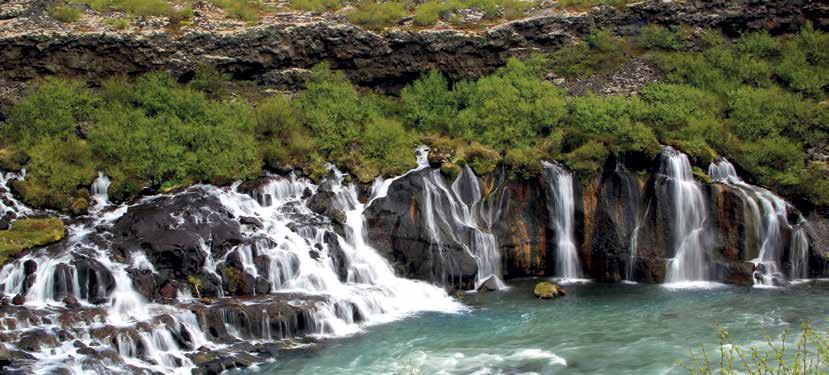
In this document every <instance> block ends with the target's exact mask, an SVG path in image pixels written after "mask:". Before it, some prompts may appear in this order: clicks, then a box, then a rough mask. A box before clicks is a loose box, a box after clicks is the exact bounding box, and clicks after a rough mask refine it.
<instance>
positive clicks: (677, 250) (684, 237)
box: [659, 147, 709, 286]
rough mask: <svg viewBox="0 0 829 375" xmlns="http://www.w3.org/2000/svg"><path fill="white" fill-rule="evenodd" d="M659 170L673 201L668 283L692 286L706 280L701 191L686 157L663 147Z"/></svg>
mask: <svg viewBox="0 0 829 375" xmlns="http://www.w3.org/2000/svg"><path fill="white" fill-rule="evenodd" d="M659 172H660V174H661V175H662V176H664V177H665V178H666V184H667V185H668V189H669V194H670V195H669V196H670V199H671V201H672V202H673V220H672V222H673V231H674V241H673V244H674V257H673V259H671V260H670V261H669V264H668V274H667V276H666V281H667V282H668V283H677V284H675V285H674V286H684V285H688V286H695V285H697V284H698V283H695V282H700V281H706V280H708V279H709V272H708V261H707V259H706V254H705V247H704V246H703V238H702V236H703V235H704V232H705V217H706V206H705V199H704V198H703V195H702V190H701V189H700V187H699V185H698V184H697V183H696V181H694V176H693V173H692V172H691V163H690V162H689V161H688V156H686V155H685V154H683V153H681V152H678V151H676V150H674V149H673V148H671V147H664V148H663V150H662V161H661V165H660V168H659Z"/></svg>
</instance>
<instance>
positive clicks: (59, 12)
mask: <svg viewBox="0 0 829 375" xmlns="http://www.w3.org/2000/svg"><path fill="white" fill-rule="evenodd" d="M48 12H49V16H51V17H52V18H54V19H56V20H58V21H60V22H64V23H72V22H77V21H78V20H80V19H81V11H80V10H78V9H75V8H73V7H71V6H66V5H56V6H51V7H49V9H48Z"/></svg>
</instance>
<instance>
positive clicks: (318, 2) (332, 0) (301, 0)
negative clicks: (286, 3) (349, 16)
mask: <svg viewBox="0 0 829 375" xmlns="http://www.w3.org/2000/svg"><path fill="white" fill-rule="evenodd" d="M342 6H343V5H342V2H341V1H340V0H291V7H292V8H294V9H298V10H304V11H309V12H324V11H327V10H337V9H340V8H342Z"/></svg>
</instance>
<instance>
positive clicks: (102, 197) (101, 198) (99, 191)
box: [89, 172, 111, 206]
mask: <svg viewBox="0 0 829 375" xmlns="http://www.w3.org/2000/svg"><path fill="white" fill-rule="evenodd" d="M110 183H111V182H110V180H109V177H107V175H106V174H104V172H98V177H97V178H95V181H93V182H92V186H91V187H90V189H89V190H90V192H91V193H92V199H94V200H95V203H96V206H104V205H106V204H107V203H109V197H108V196H107V191H108V190H109V184H110Z"/></svg>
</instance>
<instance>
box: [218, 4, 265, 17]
mask: <svg viewBox="0 0 829 375" xmlns="http://www.w3.org/2000/svg"><path fill="white" fill-rule="evenodd" d="M212 1H213V4H216V6H218V7H219V8H222V9H224V10H225V12H227V13H228V14H229V15H230V16H232V17H233V18H236V19H239V20H242V21H245V22H248V23H255V22H256V21H258V20H259V17H260V15H261V14H262V12H264V11H265V6H264V5H263V4H262V2H261V1H259V0H212Z"/></svg>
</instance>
